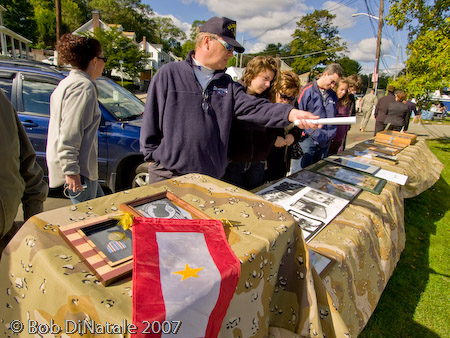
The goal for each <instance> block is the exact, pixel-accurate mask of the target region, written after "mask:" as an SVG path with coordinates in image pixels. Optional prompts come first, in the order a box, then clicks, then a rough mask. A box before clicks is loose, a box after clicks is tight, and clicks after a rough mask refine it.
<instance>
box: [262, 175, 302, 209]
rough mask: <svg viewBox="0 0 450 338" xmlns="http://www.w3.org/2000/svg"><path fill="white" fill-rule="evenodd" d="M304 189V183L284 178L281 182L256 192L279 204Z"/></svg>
mask: <svg viewBox="0 0 450 338" xmlns="http://www.w3.org/2000/svg"><path fill="white" fill-rule="evenodd" d="M304 187H305V185H304V184H302V183H299V182H297V181H294V180H291V179H289V178H284V179H282V180H281V181H278V182H276V183H274V184H272V185H270V186H268V187H267V188H264V189H262V190H260V191H258V192H256V195H260V196H261V197H262V198H264V199H265V200H267V201H269V202H273V203H277V202H279V201H282V200H285V199H287V198H289V197H291V196H292V195H294V194H296V193H297V192H298V191H300V190H301V189H303V188H304Z"/></svg>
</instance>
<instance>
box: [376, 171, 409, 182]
mask: <svg viewBox="0 0 450 338" xmlns="http://www.w3.org/2000/svg"><path fill="white" fill-rule="evenodd" d="M375 176H376V177H379V178H384V179H385V180H387V181H389V182H394V183H398V184H400V185H405V184H406V181H407V180H408V176H406V175H402V174H398V173H395V172H393V171H389V170H385V169H380V170H379V171H378V172H377V173H376V174H375Z"/></svg>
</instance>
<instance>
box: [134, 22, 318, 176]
mask: <svg viewBox="0 0 450 338" xmlns="http://www.w3.org/2000/svg"><path fill="white" fill-rule="evenodd" d="M195 43H196V44H195V51H190V52H189V54H188V56H187V58H186V60H185V61H184V62H169V63H168V64H166V65H164V66H163V67H161V68H160V69H159V70H158V72H157V73H156V75H155V76H154V77H153V79H152V81H151V83H150V86H149V89H148V95H147V99H146V105H145V109H144V114H143V123H142V127H141V135H140V146H141V152H142V153H143V155H144V159H145V161H147V162H148V164H149V169H148V170H149V180H150V182H158V181H162V180H164V179H169V178H172V177H177V176H180V175H184V174H188V173H200V174H205V175H209V176H212V177H214V178H221V177H222V176H223V174H224V173H225V168H226V166H227V164H228V159H227V150H228V140H229V134H230V127H231V121H232V118H233V116H235V117H237V118H238V119H241V120H247V121H251V122H255V123H258V124H261V125H263V126H267V127H275V128H283V127H285V126H287V125H288V124H289V122H294V121H295V120H298V121H299V127H301V128H304V127H307V128H311V127H313V128H314V127H317V126H316V125H315V124H313V123H311V122H310V121H308V120H307V119H316V117H315V116H314V115H313V114H312V113H310V112H307V111H302V110H298V109H293V108H292V107H290V106H288V105H284V104H278V103H271V102H270V101H268V100H266V99H262V98H257V97H255V96H252V95H248V94H246V93H245V90H244V88H243V87H242V86H241V85H240V84H238V83H235V82H234V81H233V79H232V78H231V77H230V76H229V75H228V74H225V67H226V65H227V61H228V59H229V58H230V57H231V56H233V51H234V50H236V51H237V52H239V53H242V52H243V51H244V48H243V47H242V46H241V45H240V44H239V43H238V42H237V41H236V22H235V21H233V20H230V19H228V18H225V17H222V18H218V17H213V18H211V19H209V20H208V21H206V22H205V23H204V24H203V25H202V26H200V28H199V33H198V34H197V37H196V42H195ZM318 127H321V126H320V125H319V126H318Z"/></svg>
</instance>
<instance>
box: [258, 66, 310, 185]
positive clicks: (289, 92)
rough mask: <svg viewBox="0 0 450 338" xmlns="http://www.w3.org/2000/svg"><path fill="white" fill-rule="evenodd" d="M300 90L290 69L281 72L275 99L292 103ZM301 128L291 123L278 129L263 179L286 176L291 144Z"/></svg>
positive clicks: (289, 163) (297, 139)
mask: <svg viewBox="0 0 450 338" xmlns="http://www.w3.org/2000/svg"><path fill="white" fill-rule="evenodd" d="M299 91H300V79H299V77H298V75H297V74H295V73H294V72H292V71H283V72H281V78H280V84H279V86H278V90H277V93H276V98H275V101H276V102H278V103H285V104H290V105H294V104H295V99H296V98H297V96H298V94H299ZM301 133H302V130H301V129H300V128H298V127H296V126H294V125H293V124H291V125H289V126H287V127H286V128H284V129H278V135H277V140H276V141H275V144H274V146H273V147H272V150H271V151H270V153H269V156H268V157H267V168H266V171H265V172H264V181H265V182H269V181H274V180H277V179H280V178H282V177H285V176H286V173H287V172H288V171H289V170H290V166H291V153H292V147H291V145H292V144H294V142H298V141H299V139H300V136H301Z"/></svg>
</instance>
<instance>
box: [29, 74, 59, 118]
mask: <svg viewBox="0 0 450 338" xmlns="http://www.w3.org/2000/svg"><path fill="white" fill-rule="evenodd" d="M56 86H57V84H56V83H50V82H44V81H34V80H32V79H24V80H23V82H22V100H23V110H24V111H25V112H27V113H36V114H42V115H50V95H52V93H53V91H54V90H55V88H56Z"/></svg>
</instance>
